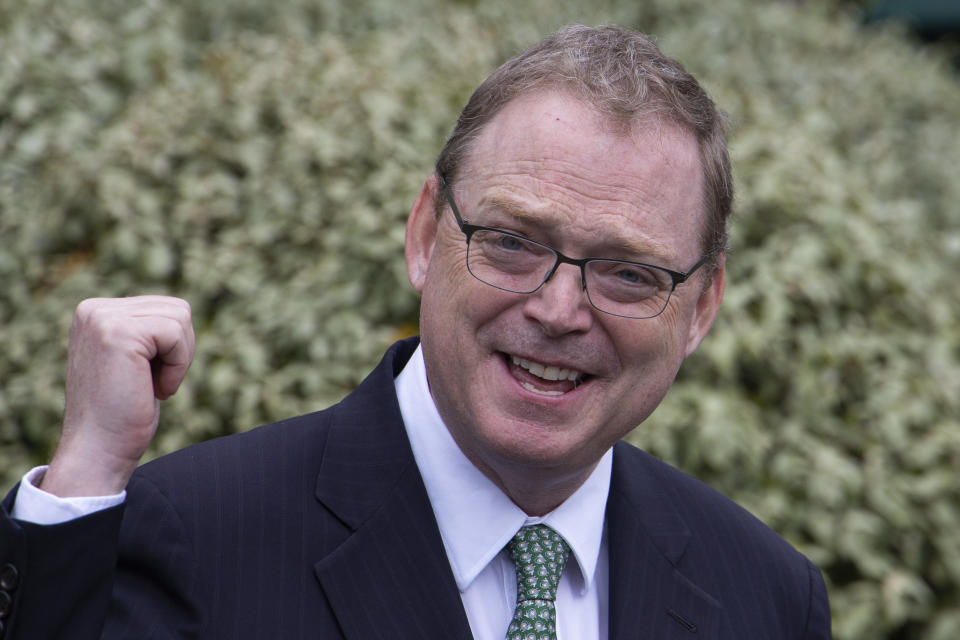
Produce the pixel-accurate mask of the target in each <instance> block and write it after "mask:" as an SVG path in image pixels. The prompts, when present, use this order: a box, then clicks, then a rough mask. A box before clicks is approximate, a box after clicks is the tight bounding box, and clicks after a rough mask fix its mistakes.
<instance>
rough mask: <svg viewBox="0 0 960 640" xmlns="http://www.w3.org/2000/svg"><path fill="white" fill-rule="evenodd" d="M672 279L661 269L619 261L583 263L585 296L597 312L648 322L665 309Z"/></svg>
mask: <svg viewBox="0 0 960 640" xmlns="http://www.w3.org/2000/svg"><path fill="white" fill-rule="evenodd" d="M672 291H673V278H671V277H670V274H669V273H667V272H666V271H664V270H663V269H658V268H656V267H648V266H645V265H639V264H634V263H630V262H620V261H619V260H591V261H590V262H588V263H587V295H588V296H589V297H590V302H591V303H593V306H595V307H596V308H597V309H600V310H601V311H606V312H607V313H612V314H614V315H618V316H627V317H630V318H650V317H653V316H655V315H657V314H659V313H660V312H661V311H663V310H664V308H665V307H666V306H667V301H668V300H669V299H670V293H671V292H672Z"/></svg>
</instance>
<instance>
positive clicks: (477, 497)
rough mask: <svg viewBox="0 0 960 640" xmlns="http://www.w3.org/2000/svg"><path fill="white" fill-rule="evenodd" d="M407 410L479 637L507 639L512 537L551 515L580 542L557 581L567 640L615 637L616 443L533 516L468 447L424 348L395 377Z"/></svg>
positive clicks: (513, 590)
mask: <svg viewBox="0 0 960 640" xmlns="http://www.w3.org/2000/svg"><path fill="white" fill-rule="evenodd" d="M395 385H396V389H397V398H398V399H399V401H400V413H401V414H402V415H403V422H404V424H405V425H406V429H407V435H408V436H409V438H410V444H411V445H412V446H413V455H414V458H416V461H417V466H418V467H419V468H420V474H421V475H422V476H423V482H424V484H425V485H426V488H427V494H428V495H429V496H430V504H431V506H432V507H433V512H434V515H435V516H436V518H437V524H438V525H439V527H440V535H441V537H442V538H443V544H444V546H445V548H446V552H447V558H448V559H449V560H450V567H451V568H452V569H453V575H454V578H455V579H456V581H457V587H458V588H459V589H460V597H461V598H462V600H463V605H464V608H465V609H466V612H467V618H468V619H469V620H470V627H471V629H472V631H473V636H474V638H476V640H503V639H504V637H506V632H507V627H508V626H509V625H510V620H511V619H512V617H513V611H514V608H515V607H516V598H517V583H516V571H515V569H514V564H513V561H512V560H511V559H510V556H509V555H508V554H507V552H506V551H504V546H505V545H506V544H507V543H508V542H509V541H510V539H511V538H512V537H513V536H514V534H515V533H516V532H517V531H518V530H519V529H520V527H522V526H524V525H528V524H540V523H543V524H546V525H549V526H550V527H551V528H553V529H554V530H555V531H557V532H558V533H559V534H560V535H562V536H563V538H564V540H566V541H567V544H569V546H570V550H571V553H570V560H568V562H567V566H566V569H565V570H564V571H563V574H561V576H560V585H559V588H558V590H557V601H556V607H557V638H558V640H606V638H607V603H608V601H609V598H608V588H609V587H608V581H607V576H608V572H609V567H608V559H607V546H606V540H605V535H604V513H605V510H606V505H607V494H608V492H609V489H610V471H611V468H612V464H613V453H612V451H608V452H607V453H606V454H605V455H604V457H603V458H602V459H601V460H600V464H598V465H597V468H596V469H595V470H594V472H593V473H592V474H591V475H590V477H589V478H588V479H587V481H586V482H585V483H584V484H583V486H581V487H580V488H579V489H578V490H577V491H576V493H574V494H573V495H572V496H570V498H568V499H567V500H566V501H565V502H564V503H563V504H561V505H560V506H559V507H557V508H556V509H554V510H553V511H551V512H550V513H548V514H547V515H545V516H543V517H539V518H531V517H529V516H527V514H526V513H524V512H523V510H522V509H520V508H519V507H518V506H517V505H515V504H514V503H513V502H512V501H511V500H510V499H509V498H508V497H507V496H506V494H504V493H503V491H501V490H500V489H499V488H498V487H497V486H496V485H495V484H493V482H491V481H490V480H489V479H488V478H487V477H486V476H484V475H483V474H482V473H481V472H480V471H479V470H478V469H477V468H476V467H475V466H473V464H472V463H471V462H470V461H469V460H468V459H467V457H466V456H464V455H463V453H462V452H461V451H460V448H459V447H458V446H457V444H456V442H455V441H454V440H453V437H451V435H450V433H449V431H448V430H447V428H446V426H445V425H444V424H443V420H442V419H441V418H440V414H439V413H438V412H437V408H436V405H435V404H434V402H433V399H432V397H431V396H430V391H429V388H428V386H427V375H426V369H425V367H424V364H423V354H422V353H421V350H420V349H419V348H418V349H417V351H416V352H415V353H414V355H413V357H412V358H410V361H409V362H408V363H407V365H406V366H405V367H404V369H403V371H402V372H401V373H400V375H399V376H397V378H396V380H395Z"/></svg>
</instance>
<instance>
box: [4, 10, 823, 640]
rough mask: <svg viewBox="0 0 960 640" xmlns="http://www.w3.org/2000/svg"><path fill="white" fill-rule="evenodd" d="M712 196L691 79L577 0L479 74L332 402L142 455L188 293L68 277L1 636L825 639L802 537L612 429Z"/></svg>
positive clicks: (680, 318) (688, 336)
mask: <svg viewBox="0 0 960 640" xmlns="http://www.w3.org/2000/svg"><path fill="white" fill-rule="evenodd" d="M731 201H732V191H731V178H730V169H729V161H728V157H727V152H726V145H725V141H724V135H723V122H722V118H721V116H720V115H719V114H718V113H717V111H716V110H715V108H714V106H713V103H712V102H711V101H710V99H709V98H708V97H707V95H706V94H705V93H704V92H703V90H702V89H701V87H700V86H699V85H698V84H697V82H696V81H695V80H694V79H693V78H692V77H691V76H690V75H689V74H687V73H686V72H685V71H684V70H683V69H682V67H681V66H680V65H679V64H678V63H677V62H676V61H674V60H671V59H669V58H666V57H665V56H663V55H662V54H661V53H660V52H659V50H657V49H656V47H654V46H653V45H652V44H651V43H650V41H649V40H647V39H646V38H645V37H644V36H642V35H640V34H637V33H634V32H630V31H627V30H623V29H620V28H615V27H607V28H602V29H591V28H586V27H570V28H567V29H564V30H562V31H560V32H558V33H557V34H554V35H553V36H551V37H550V38H548V39H547V40H545V41H544V42H541V43H540V44H538V45H536V46H535V47H533V48H532V49H530V50H528V51H527V52H525V53H524V54H522V55H521V56H519V57H517V58H515V59H513V60H511V61H509V62H507V63H506V64H504V65H503V66H502V67H500V68H499V69H498V70H497V71H496V72H494V74H493V75H492V76H491V77H490V78H488V79H487V81H485V82H484V84H483V85H481V87H480V88H479V89H478V90H477V91H476V92H475V93H474V95H473V96H472V97H471V100H470V102H469V103H468V104H467V106H466V107H465V109H464V112H463V113H462V114H461V117H460V119H459V121H458V123H457V126H456V128H455V130H454V133H453V135H452V136H451V138H450V140H449V141H448V142H447V145H446V146H445V148H444V149H443V151H442V152H441V154H440V157H439V159H438V161H437V168H436V172H435V173H434V174H433V175H431V176H430V177H429V178H428V179H427V180H426V182H425V183H424V185H423V188H422V189H421V192H420V194H419V196H418V198H417V200H416V202H415V203H414V204H413V208H412V210H411V213H410V218H409V222H408V226H407V239H406V259H407V266H408V270H409V275H410V281H411V283H412V284H413V286H414V288H415V289H416V290H417V291H418V292H419V293H420V294H421V295H422V309H421V337H420V340H419V342H418V340H408V341H405V342H402V343H398V344H397V345H394V346H393V347H392V348H391V349H390V350H389V351H388V353H387V355H386V356H385V357H384V360H383V362H382V363H381V365H380V366H379V367H378V368H377V369H376V370H375V371H374V372H373V373H371V375H370V376H369V377H368V378H367V380H366V381H364V383H363V384H362V385H361V387H360V388H359V389H358V390H357V391H356V392H354V393H353V394H351V395H350V396H348V397H347V398H346V399H345V400H344V401H343V402H341V403H340V404H338V405H336V406H335V407H333V408H331V409H329V410H327V411H323V412H320V413H316V414H311V415H308V416H302V417H299V418H294V419H291V420H288V421H285V422H282V423H278V424H275V425H270V426H267V427H264V428H261V429H257V430H254V431H252V432H249V433H247V434H243V435H239V436H233V437H230V438H226V439H221V440H218V441H213V442H210V443H205V444H202V445H198V446H195V447H191V448H188V449H186V450H184V451H181V452H178V453H176V454H173V455H171V456H167V457H165V458H162V459H160V460H157V461H154V462H152V463H150V464H148V465H144V466H143V467H141V468H140V469H137V470H136V471H135V468H136V466H137V464H138V462H139V459H140V457H141V456H142V454H143V451H144V450H145V448H146V446H147V444H148V443H149V441H150V439H151V438H152V436H153V432H154V430H155V429H156V424H157V411H158V408H157V399H163V398H165V397H168V396H169V395H171V394H172V393H174V392H175V390H176V388H177V386H178V385H179V383H180V381H181V380H182V379H183V376H184V375H185V373H186V368H187V367H188V366H189V362H190V359H191V357H192V353H193V332H192V329H191V326H190V319H189V306H188V305H187V304H186V303H185V302H183V301H180V300H175V299H170V298H162V297H144V298H131V299H124V300H92V301H86V302H84V303H83V304H81V306H80V307H79V308H78V311H77V315H76V317H75V321H74V329H73V332H72V334H71V345H70V362H69V364H68V388H67V408H66V411H65V416H64V425H63V436H62V438H61V442H60V445H59V446H58V449H57V452H56V454H55V455H54V458H53V460H52V461H51V463H50V465H49V466H48V467H40V468H38V469H35V470H33V471H31V472H30V473H28V474H27V475H26V476H25V478H24V481H23V482H22V483H21V484H20V486H19V487H18V489H16V490H15V491H14V492H11V494H10V495H9V496H8V497H7V500H6V501H5V503H4V507H5V511H4V514H3V518H2V519H0V567H2V570H3V571H2V572H0V578H3V580H0V586H3V589H4V591H3V593H4V594H5V598H6V600H5V601H6V602H7V605H6V608H5V609H4V610H3V612H2V613H0V619H2V622H3V624H4V625H5V626H6V632H5V633H6V636H7V637H11V638H20V639H24V638H58V637H70V638H75V639H76V638H81V639H82V638H99V637H101V636H102V637H105V638H128V637H136V638H204V639H206V638H240V637H242V638H247V637H249V638H259V637H293V638H301V637H316V638H351V639H355V640H369V639H373V638H390V639H397V638H417V639H421V638H438V639H440V638H442V639H444V640H446V639H450V638H455V639H456V638H461V639H464V640H466V639H468V638H477V639H483V640H503V639H504V638H536V639H537V640H541V639H558V638H559V639H561V640H592V639H607V638H618V639H619V638H656V639H657V640H661V639H664V638H692V637H698V638H711V639H714V638H718V639H719V638H723V639H729V640H743V639H744V638H750V639H751V640H753V639H764V638H768V639H771V640H784V639H810V640H812V639H822V638H829V637H830V624H829V611H828V606H827V599H826V592H825V588H824V585H823V581H822V579H821V577H820V574H819V572H818V571H817V569H816V568H815V567H814V566H813V565H812V564H810V562H809V561H808V560H807V559H806V558H804V557H803V556H802V555H800V554H799V553H797V552H796V551H795V550H793V549H792V548H791V547H790V546H789V545H788V544H787V543H786V542H784V541H783V540H782V539H780V538H779V537H778V536H777V535H776V534H774V533H773V532H772V531H770V530H769V529H768V528H767V527H765V526H764V525H763V524H761V523H760V522H759V521H757V520H756V519H755V518H753V517H752V516H751V515H749V514H748V513H747V512H745V511H744V510H743V509H741V508H740V507H738V506H736V505H734V504H733V503H732V502H730V501H729V500H727V499H726V498H724V497H723V496H721V495H719V494H718V493H716V492H715V491H713V490H712V489H710V488H708V487H706V486H705V485H703V484H702V483H700V482H698V481H696V480H694V479H692V478H690V477H688V476H686V475H684V474H682V473H680V472H679V471H677V470H675V469H672V468H671V467H669V466H668V465H665V464H664V463H662V462H660V461H658V460H656V459H654V458H653V457H651V456H649V455H647V454H645V453H643V452H641V451H639V450H637V449H635V448H633V447H631V446H629V445H627V444H625V443H623V442H620V440H621V438H623V437H624V436H625V435H626V434H627V433H628V432H629V431H631V430H632V429H634V428H635V427H636V426H637V425H638V424H640V423H642V422H643V421H644V420H645V419H646V418H647V417H648V416H649V415H650V413H651V412H652V411H653V410H654V409H655V408H656V406H657V405H658V404H659V403H660V401H661V400H662V399H663V397H664V395H665V394H666V392H667V391H668V389H669V388H670V385H671V384H672V382H673V379H674V377H675V375H676V373H677V371H678V369H679V367H680V365H681V363H682V362H683V360H684V359H685V358H686V357H687V356H688V355H689V354H690V353H692V352H693V351H694V350H695V349H696V348H697V346H698V345H699V344H700V342H701V340H703V338H704V337H705V335H706V334H707V332H708V330H709V328H710V326H711V324H712V322H713V320H714V317H715V316H716V313H717V311H718V308H719V306H720V302H721V299H722V296H723V289H724V261H725V247H726V231H725V221H726V218H727V216H728V214H729V211H730V207H731Z"/></svg>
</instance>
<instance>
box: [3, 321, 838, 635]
mask: <svg viewBox="0 0 960 640" xmlns="http://www.w3.org/2000/svg"><path fill="white" fill-rule="evenodd" d="M415 346H416V341H415V340H408V341H405V342H402V343H397V344H396V345H394V346H393V347H392V348H391V349H390V350H389V351H388V352H387V354H386V356H385V357H384V359H383V362H382V363H381V364H380V366H378V367H377V369H376V370H374V371H373V373H371V374H370V376H369V377H368V378H367V379H366V380H365V381H364V382H363V384H362V385H361V386H360V387H359V388H358V389H357V390H356V391H355V392H354V393H352V394H351V395H350V396H348V397H347V398H346V399H345V400H344V401H343V402H341V403H340V404H338V405H336V406H334V407H332V408H330V409H328V410H326V411H322V412H319V413H315V414H311V415H307V416H302V417H299V418H293V419H291V420H286V421H284V422H280V423H277V424H274V425H270V426H267V427H263V428H260V429H256V430H253V431H251V432H248V433H245V434H241V435H236V436H231V437H228V438H223V439H219V440H215V441H211V442H207V443H204V444H201V445H197V446H193V447H189V448H187V449H185V450H183V451H180V452H178V453H175V454H173V455H170V456H167V457H165V458H161V459H159V460H157V461H154V462H151V463H149V464H146V465H144V466H143V467H141V468H140V469H139V470H138V471H137V473H136V474H135V476H134V478H133V479H132V480H131V482H130V485H129V489H128V498H127V502H126V504H125V506H121V507H117V508H114V509H109V510H107V511H105V512H101V513H98V514H94V515H91V516H88V517H85V518H81V519H79V520H77V521H74V522H71V523H68V524H64V525H57V526H52V527H41V526H36V525H28V524H25V523H20V522H17V521H14V520H12V519H10V518H9V516H8V515H7V513H8V512H9V507H10V504H11V501H12V499H13V498H14V496H15V494H14V493H11V495H9V496H8V497H7V501H6V505H5V506H6V507H7V509H6V510H5V511H4V514H3V515H2V516H0V567H3V566H4V565H12V566H13V567H15V569H16V574H17V576H16V579H15V580H14V581H13V582H14V583H15V584H14V585H13V587H12V588H11V589H8V590H7V591H8V593H9V594H11V595H12V598H11V600H12V606H11V608H10V611H9V612H8V614H7V615H6V618H5V619H4V620H3V621H2V622H3V624H4V625H5V627H6V632H5V634H4V636H3V637H5V638H16V639H17V640H27V639H29V640H48V639H49V640H52V639H54V638H70V639H71V640H86V639H93V638H99V637H101V634H102V635H103V637H105V638H138V639H143V638H170V639H173V638H177V639H178V640H182V639H193V638H197V639H204V640H219V639H227V638H257V639H262V638H291V639H299V638H318V639H322V640H328V639H340V638H348V639H350V640H377V639H383V640H402V639H406V638H409V639H416V640H423V639H432V638H436V639H442V640H468V639H469V638H470V630H469V626H468V622H467V618H466V615H465V613H464V611H463V606H462V604H461V601H460V596H459V594H458V592H457V588H456V585H455V583H454V578H453V574H452V572H451V570H450V567H449V565H448V563H447V558H446V555H445V552H444V548H443V544H442V542H441V539H440V534H439V531H438V529H437V525H436V521H435V519H434V516H433V512H432V511H431V508H430V504H429V502H428V499H427V494H426V491H425V489H424V486H423V481H422V479H421V477H420V473H419V471H418V469H417V466H416V464H415V463H414V459H413V455H412V452H411V449H410V444H409V442H408V441H407V437H406V434H405V431H404V429H403V426H402V422H401V417H400V412H399V408H398V405H397V399H396V394H395V393H394V390H393V377H394V376H395V375H396V374H397V373H398V372H399V371H400V369H401V368H402V366H403V364H404V363H405V362H406V361H407V359H408V358H409V357H410V355H411V353H412V352H413V349H414V348H415ZM607 526H608V532H609V553H610V638H611V639H618V640H619V639H625V638H640V639H644V640H654V639H655V640H667V639H677V640H681V639H682V640H695V639H696V640H712V639H719V638H724V639H728V640H763V639H768V640H791V639H798V640H799V639H801V638H802V639H806V640H813V639H822V638H828V637H829V634H830V631H829V612H828V606H827V598H826V591H825V589H824V585H823V581H822V580H821V577H820V573H819V572H818V571H817V569H816V568H815V567H814V566H813V565H812V564H811V563H810V562H809V561H807V560H806V558H804V557H803V556H801V555H800V554H799V553H797V552H796V551H795V550H793V549H792V548H791V547H790V546H789V545H788V544H786V543H785V542H784V541H783V540H781V539H780V538H779V537H778V536H777V535H776V534H774V533H773V532H771V531H770V530H769V529H768V528H767V527H766V526H764V525H763V524H761V523H760V522H759V521H758V520H756V519H755V518H753V517H752V516H750V515H749V514H748V513H747V512H746V511H744V510H742V509H741V508H739V507H737V506H736V505H734V504H733V503H732V502H730V501H729V500H727V499H726V498H724V497H722V496H720V495H719V494H718V493H716V492H714V491H713V490H711V489H710V488H708V487H707V486H705V485H704V484H702V483H700V482H698V481H696V480H694V479H692V478H690V477H688V476H686V475H684V474H682V473H680V472H678V471H676V470H675V469H673V468H671V467H669V466H668V465H666V464H664V463H662V462H660V461H658V460H656V459H655V458H653V457H651V456H649V455H647V454H645V453H643V452H641V451H639V450H637V449H635V448H633V447H631V446H629V445H627V444H623V443H620V444H618V445H617V446H616V447H615V449H614V459H613V479H612V484H611V489H610V497H609V501H608V504H607ZM114 563H116V570H115V571H114ZM8 573H9V571H8ZM7 586H10V585H9V584H8V585H7ZM104 619H106V622H105V623H104ZM568 640H577V639H576V638H572V639H568Z"/></svg>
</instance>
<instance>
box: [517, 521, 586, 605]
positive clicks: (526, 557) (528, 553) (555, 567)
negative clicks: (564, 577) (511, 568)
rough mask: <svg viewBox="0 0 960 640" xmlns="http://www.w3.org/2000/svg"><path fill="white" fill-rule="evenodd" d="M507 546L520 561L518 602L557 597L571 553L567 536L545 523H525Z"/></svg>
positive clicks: (518, 561) (518, 564)
mask: <svg viewBox="0 0 960 640" xmlns="http://www.w3.org/2000/svg"><path fill="white" fill-rule="evenodd" d="M507 550H508V551H509V552H510V557H511V558H513V562H514V564H516V565H517V602H518V603H520V602H524V601H528V600H548V601H552V600H556V598H557V585H559V584H560V573H561V572H562V571H563V567H564V566H565V565H566V564H567V555H568V554H569V553H570V547H568V546H567V542H566V541H565V540H564V539H563V537H562V536H561V535H560V534H559V533H557V532H556V531H554V530H553V529H551V528H550V527H548V526H546V525H543V524H537V525H532V526H529V527H523V528H522V529H520V531H518V532H517V535H515V536H513V539H512V540H511V541H510V542H509V543H508V544H507Z"/></svg>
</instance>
